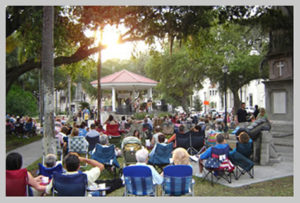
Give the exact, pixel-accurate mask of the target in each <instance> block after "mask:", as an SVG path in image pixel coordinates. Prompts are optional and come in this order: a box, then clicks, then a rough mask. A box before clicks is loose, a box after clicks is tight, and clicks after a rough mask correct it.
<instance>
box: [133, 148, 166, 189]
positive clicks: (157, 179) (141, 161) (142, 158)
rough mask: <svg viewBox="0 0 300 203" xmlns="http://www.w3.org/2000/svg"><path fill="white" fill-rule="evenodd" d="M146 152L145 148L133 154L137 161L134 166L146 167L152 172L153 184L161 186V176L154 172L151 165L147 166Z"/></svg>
mask: <svg viewBox="0 0 300 203" xmlns="http://www.w3.org/2000/svg"><path fill="white" fill-rule="evenodd" d="M148 155H149V153H148V150H147V149H145V148H142V149H140V150H138V151H137V152H136V153H135V157H136V160H137V163H136V165H142V166H147V167H149V168H150V169H151V172H152V179H153V184H162V182H163V180H164V179H163V177H162V176H161V175H159V173H158V172H157V171H156V170H155V168H154V167H153V166H152V165H148V164H147V162H148Z"/></svg>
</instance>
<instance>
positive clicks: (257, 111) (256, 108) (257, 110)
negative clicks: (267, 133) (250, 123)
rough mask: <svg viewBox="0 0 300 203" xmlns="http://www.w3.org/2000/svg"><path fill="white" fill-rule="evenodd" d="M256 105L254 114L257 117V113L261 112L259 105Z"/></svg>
mask: <svg viewBox="0 0 300 203" xmlns="http://www.w3.org/2000/svg"><path fill="white" fill-rule="evenodd" d="M254 107H255V110H254V112H253V116H254V118H255V119H256V117H257V115H258V114H259V109H258V105H255V106H254Z"/></svg>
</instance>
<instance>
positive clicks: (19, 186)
mask: <svg viewBox="0 0 300 203" xmlns="http://www.w3.org/2000/svg"><path fill="white" fill-rule="evenodd" d="M6 196H32V195H30V194H29V190H28V175H27V169H26V168H22V169H19V170H6Z"/></svg>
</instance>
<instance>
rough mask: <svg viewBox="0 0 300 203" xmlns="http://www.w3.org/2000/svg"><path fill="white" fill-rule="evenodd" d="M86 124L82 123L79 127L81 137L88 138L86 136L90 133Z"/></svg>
mask: <svg viewBox="0 0 300 203" xmlns="http://www.w3.org/2000/svg"><path fill="white" fill-rule="evenodd" d="M85 127H86V124H85V122H82V123H81V124H80V127H79V129H78V130H79V132H78V133H79V134H78V135H79V136H83V137H85V136H86V134H87V133H88V131H87V130H86V128H85Z"/></svg>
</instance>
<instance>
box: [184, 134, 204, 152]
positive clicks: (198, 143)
mask: <svg viewBox="0 0 300 203" xmlns="http://www.w3.org/2000/svg"><path fill="white" fill-rule="evenodd" d="M189 136H190V147H189V148H188V149H187V151H188V153H189V154H191V155H194V154H197V153H198V152H199V151H200V150H201V148H202V147H203V146H204V144H205V140H204V136H202V135H201V132H194V131H191V132H190V135H189Z"/></svg>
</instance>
